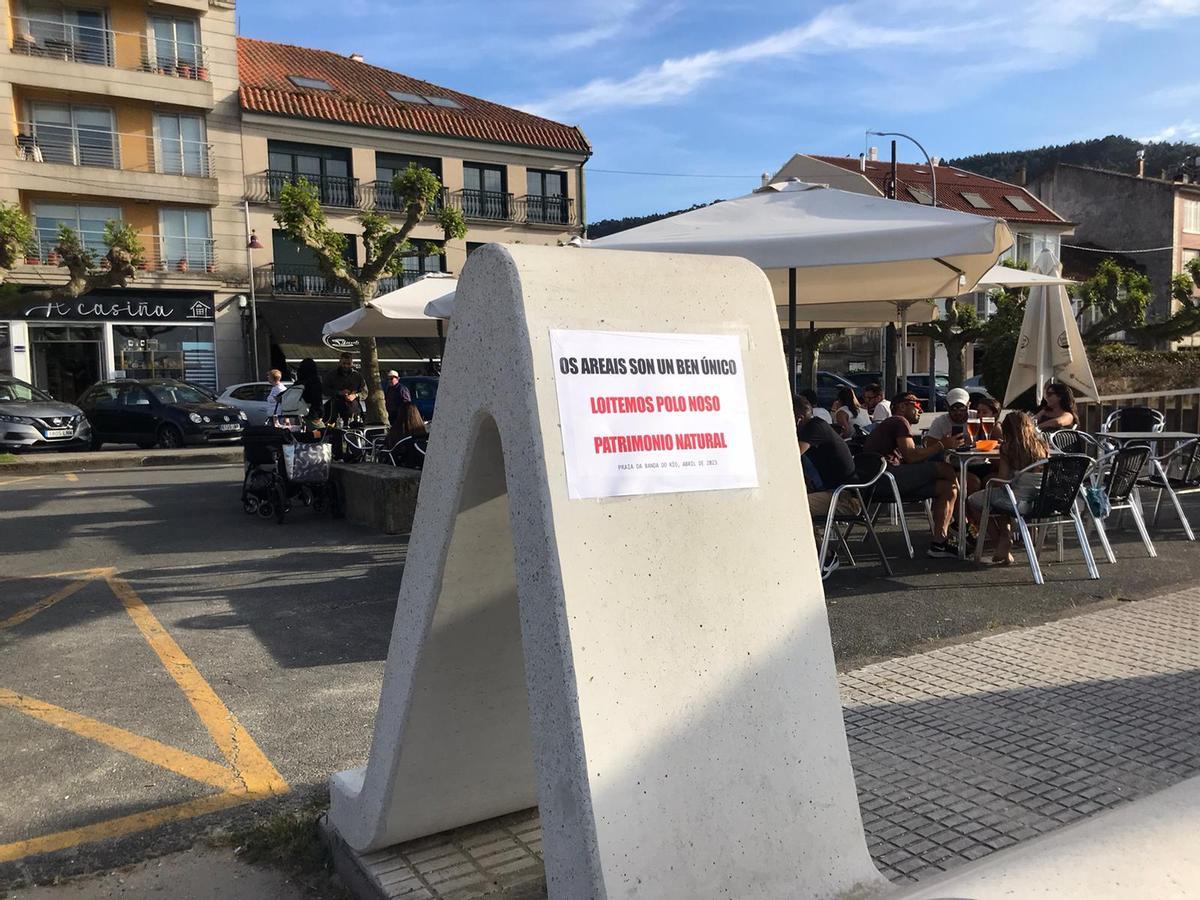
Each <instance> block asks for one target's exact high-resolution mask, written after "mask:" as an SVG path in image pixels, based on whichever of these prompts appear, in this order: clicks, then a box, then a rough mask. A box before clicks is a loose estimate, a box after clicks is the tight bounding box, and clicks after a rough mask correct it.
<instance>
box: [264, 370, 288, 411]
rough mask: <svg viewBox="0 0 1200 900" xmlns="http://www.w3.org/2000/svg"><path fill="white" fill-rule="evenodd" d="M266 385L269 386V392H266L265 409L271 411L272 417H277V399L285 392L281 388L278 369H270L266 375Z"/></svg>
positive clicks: (282, 387) (281, 381) (281, 376)
mask: <svg viewBox="0 0 1200 900" xmlns="http://www.w3.org/2000/svg"><path fill="white" fill-rule="evenodd" d="M267 383H268V384H269V385H271V390H270V391H268V392H267V408H268V409H269V410H270V411H271V415H272V416H277V415H279V398H280V397H281V396H283V392H284V391H285V390H287V388H285V387H284V386H283V373H282V372H280V371H279V370H278V369H272V370H271V371H270V372H268V373H267Z"/></svg>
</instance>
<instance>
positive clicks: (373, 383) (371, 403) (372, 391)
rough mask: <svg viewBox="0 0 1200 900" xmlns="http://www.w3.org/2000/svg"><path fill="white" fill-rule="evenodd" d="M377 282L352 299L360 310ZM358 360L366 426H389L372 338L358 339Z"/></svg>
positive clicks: (369, 284) (377, 354) (375, 347)
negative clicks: (363, 393)
mask: <svg viewBox="0 0 1200 900" xmlns="http://www.w3.org/2000/svg"><path fill="white" fill-rule="evenodd" d="M378 284H379V283H378V282H377V281H372V282H369V283H368V284H365V285H363V290H362V292H361V293H358V292H357V291H352V294H357V296H355V297H354V300H355V303H357V305H358V306H359V308H362V307H363V306H365V305H366V303H367V301H369V300H371V299H373V298H374V297H375V294H376V293H377V292H378V290H379V286H378ZM358 347H359V360H360V363H361V365H362V374H363V380H364V381H366V383H367V424H368V425H389V424H391V423H389V422H388V414H387V400H386V398H385V397H384V395H383V385H382V384H381V383H380V381H379V345H378V344H377V343H376V342H375V338H373V337H365V338H359V344H358Z"/></svg>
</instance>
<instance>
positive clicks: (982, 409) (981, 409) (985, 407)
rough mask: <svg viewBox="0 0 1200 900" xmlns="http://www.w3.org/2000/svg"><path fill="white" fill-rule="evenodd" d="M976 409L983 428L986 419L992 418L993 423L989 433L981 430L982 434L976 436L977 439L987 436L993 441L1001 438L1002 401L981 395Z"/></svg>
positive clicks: (976, 403)
mask: <svg viewBox="0 0 1200 900" xmlns="http://www.w3.org/2000/svg"><path fill="white" fill-rule="evenodd" d="M975 411H976V412H977V413H979V420H980V423H981V425H980V428H981V429H982V422H983V420H984V419H991V420H992V425H991V428H990V429H989V431H988V433H987V434H986V435H985V434H982V430H981V432H980V434H979V435H977V436H976V438H975V440H977V441H978V440H982V439H983V438H985V437H986V438H990V439H991V440H993V441H998V440H1000V401H999V400H996V399H995V398H993V397H980V398H979V399H978V400H977V401H976V402H975Z"/></svg>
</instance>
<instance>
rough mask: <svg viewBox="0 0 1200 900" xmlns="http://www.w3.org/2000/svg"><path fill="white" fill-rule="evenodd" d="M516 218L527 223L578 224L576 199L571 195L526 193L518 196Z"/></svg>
mask: <svg viewBox="0 0 1200 900" xmlns="http://www.w3.org/2000/svg"><path fill="white" fill-rule="evenodd" d="M516 218H517V221H518V222H524V223H525V224H526V225H553V226H555V227H559V228H561V227H564V226H569V225H574V224H576V222H575V201H574V200H572V199H571V198H570V197H562V196H549V197H547V196H544V195H541V194H526V195H525V196H524V197H518V198H517V209H516Z"/></svg>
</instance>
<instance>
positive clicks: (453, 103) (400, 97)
mask: <svg viewBox="0 0 1200 900" xmlns="http://www.w3.org/2000/svg"><path fill="white" fill-rule="evenodd" d="M387 94H388V96H389V97H391V98H392V99H393V100H395V101H396V102H398V103H415V104H420V105H421V106H425V105H429V106H440V107H442V108H444V109H462V104H460V103H459V102H458V101H457V100H451V99H450V98H449V97H433V96H430V95H429V94H410V93H409V92H408V91H388V92H387Z"/></svg>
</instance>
